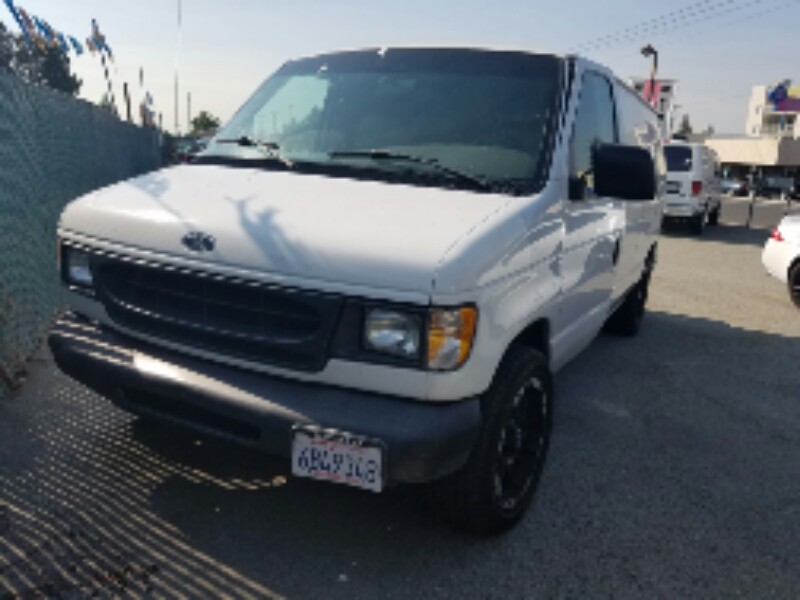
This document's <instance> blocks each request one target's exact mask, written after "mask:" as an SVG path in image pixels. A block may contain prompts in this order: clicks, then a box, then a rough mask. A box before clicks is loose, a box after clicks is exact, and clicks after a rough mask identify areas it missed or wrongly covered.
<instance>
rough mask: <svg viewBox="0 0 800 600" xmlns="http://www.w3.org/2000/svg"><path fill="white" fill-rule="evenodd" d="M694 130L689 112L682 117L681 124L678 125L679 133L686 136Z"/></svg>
mask: <svg viewBox="0 0 800 600" xmlns="http://www.w3.org/2000/svg"><path fill="white" fill-rule="evenodd" d="M692 132H693V130H692V123H691V121H690V120H689V115H688V114H686V115H683V118H682V119H681V124H680V126H679V127H678V131H677V134H678V135H680V136H683V137H686V136H689V135H691V134H692Z"/></svg>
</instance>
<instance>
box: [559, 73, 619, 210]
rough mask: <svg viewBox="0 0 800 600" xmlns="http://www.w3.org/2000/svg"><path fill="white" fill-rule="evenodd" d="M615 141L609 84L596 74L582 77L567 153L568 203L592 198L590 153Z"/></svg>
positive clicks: (614, 117) (614, 123) (616, 138)
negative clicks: (579, 96)
mask: <svg viewBox="0 0 800 600" xmlns="http://www.w3.org/2000/svg"><path fill="white" fill-rule="evenodd" d="M617 140H618V136H617V123H616V114H615V111H614V97H613V92H612V88H611V84H610V83H609V81H608V80H607V79H606V78H605V77H603V76H602V75H599V74H597V73H591V72H588V73H586V74H584V76H583V84H582V86H581V100H580V106H579V107H578V115H577V117H576V119H575V127H574V129H573V131H572V142H571V144H570V152H569V197H570V200H590V199H592V198H595V197H596V195H595V193H594V176H593V174H592V150H593V149H594V148H595V147H596V146H598V145H600V144H614V143H616V142H617Z"/></svg>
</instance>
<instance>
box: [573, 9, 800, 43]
mask: <svg viewBox="0 0 800 600" xmlns="http://www.w3.org/2000/svg"><path fill="white" fill-rule="evenodd" d="M765 1H768V0H745V1H743V2H742V1H740V0H702V1H701V2H698V3H695V4H693V5H691V6H688V7H684V8H683V9H680V10H677V11H672V12H670V13H667V14H665V15H661V16H660V17H655V18H652V19H648V20H646V21H643V22H641V23H639V24H637V25H633V26H631V27H627V28H625V29H623V30H620V31H618V32H616V33H612V34H609V35H606V36H603V37H600V38H595V39H594V40H590V41H588V42H585V43H583V44H580V45H579V46H577V47H575V51H576V52H588V51H592V50H600V49H605V48H607V47H610V46H615V45H618V44H621V43H625V42H631V41H634V40H642V39H643V38H645V37H647V38H650V37H656V36H661V35H664V34H666V33H671V32H674V31H677V30H680V29H685V28H686V27H691V26H694V25H696V24H698V23H703V22H709V21H712V20H716V19H720V18H722V17H725V16H727V15H730V14H733V13H736V12H741V11H743V10H746V9H750V8H754V7H756V6H758V5H762V4H764V2H765ZM793 3H794V2H790V3H789V4H793ZM783 6H786V4H783V5H781V6H779V7H770V8H769V9H768V10H767V11H763V12H764V13H766V12H771V11H772V10H777V9H778V8H781V7H783Z"/></svg>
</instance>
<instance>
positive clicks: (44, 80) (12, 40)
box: [0, 27, 83, 96]
mask: <svg viewBox="0 0 800 600" xmlns="http://www.w3.org/2000/svg"><path fill="white" fill-rule="evenodd" d="M4 58H5V62H4ZM8 66H10V69H11V70H12V71H14V73H16V74H17V76H19V77H20V78H21V79H23V80H24V81H27V82H28V83H32V84H35V85H46V86H48V87H51V88H53V89H55V90H59V91H62V92H64V93H66V94H70V95H71V96H75V95H77V94H78V92H79V91H80V89H81V84H82V83H83V82H82V81H81V80H80V79H78V78H77V77H75V76H74V75H73V74H72V73H71V72H70V60H69V56H67V54H65V53H64V52H62V51H61V50H60V49H59V48H55V47H50V46H48V47H47V48H45V49H44V50H43V49H42V48H39V47H38V46H32V45H31V44H30V43H28V41H27V40H26V39H25V38H24V37H23V36H22V35H21V34H20V35H16V36H14V35H11V34H9V33H8V32H7V31H6V30H5V27H3V29H2V30H0V69H2V68H4V67H6V68H7V67H8Z"/></svg>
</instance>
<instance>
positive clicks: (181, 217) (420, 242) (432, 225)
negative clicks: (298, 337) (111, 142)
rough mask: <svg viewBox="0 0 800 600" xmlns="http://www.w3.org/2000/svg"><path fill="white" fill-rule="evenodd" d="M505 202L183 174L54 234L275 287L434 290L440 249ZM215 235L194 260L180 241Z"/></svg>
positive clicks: (218, 171)
mask: <svg viewBox="0 0 800 600" xmlns="http://www.w3.org/2000/svg"><path fill="white" fill-rule="evenodd" d="M509 200H510V198H509V197H507V196H500V195H493V194H478V193H472V192H465V191H454V190H443V189H438V188H428V187H417V186H411V185H401V184H387V183H382V182H370V181H358V180H351V179H341V178H331V177H324V176H317V175H306V174H296V173H291V172H274V171H262V170H255V169H253V170H251V169H241V168H231V167H225V166H211V165H185V166H179V167H173V168H169V169H165V170H162V171H158V172H155V173H151V174H149V175H145V176H142V177H138V178H136V179H132V180H129V181H126V182H123V183H119V184H116V185H113V186H111V187H108V188H104V189H102V190H99V191H96V192H94V193H92V194H89V195H87V196H85V197H83V198H80V199H78V200H76V201H74V202H72V203H71V204H69V205H68V206H67V208H66V209H65V210H64V213H63V214H62V217H61V222H60V231H61V232H62V234H64V235H66V236H68V235H69V234H70V233H74V234H78V235H81V236H87V237H91V238H95V239H98V240H103V241H106V242H112V243H115V244H118V245H122V246H128V247H131V248H136V249H138V250H146V251H149V252H154V253H158V254H162V255H169V256H172V257H179V258H181V259H191V260H202V261H205V262H209V263H214V264H215V265H217V266H225V267H233V268H236V269H246V270H253V271H259V272H262V273H264V274H266V275H268V274H274V275H278V276H280V277H281V278H286V277H291V278H298V279H312V280H322V281H329V282H337V283H342V284H347V285H354V286H367V287H372V288H383V289H391V290H404V291H413V292H426V293H428V292H431V291H433V289H434V287H435V276H436V270H437V266H438V265H439V263H440V261H441V260H442V258H443V257H444V255H445V253H446V252H447V250H448V249H449V248H450V247H452V246H453V245H454V244H455V243H456V242H457V241H459V240H460V239H461V238H463V237H464V236H465V235H466V234H467V233H469V232H470V230H471V229H473V228H474V227H476V226H477V225H478V224H480V223H481V222H483V221H484V220H486V219H487V218H488V217H489V216H490V215H491V214H492V213H494V212H496V211H497V210H498V209H499V208H501V207H502V206H504V205H505V204H507V203H508V201H509ZM191 232H201V233H204V234H208V235H210V236H212V237H213V238H214V240H215V244H214V249H213V250H211V251H204V252H202V253H198V252H197V251H192V250H190V249H188V248H187V247H186V246H185V245H184V243H183V241H182V240H183V238H184V237H185V236H186V235H187V234H188V233H191Z"/></svg>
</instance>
